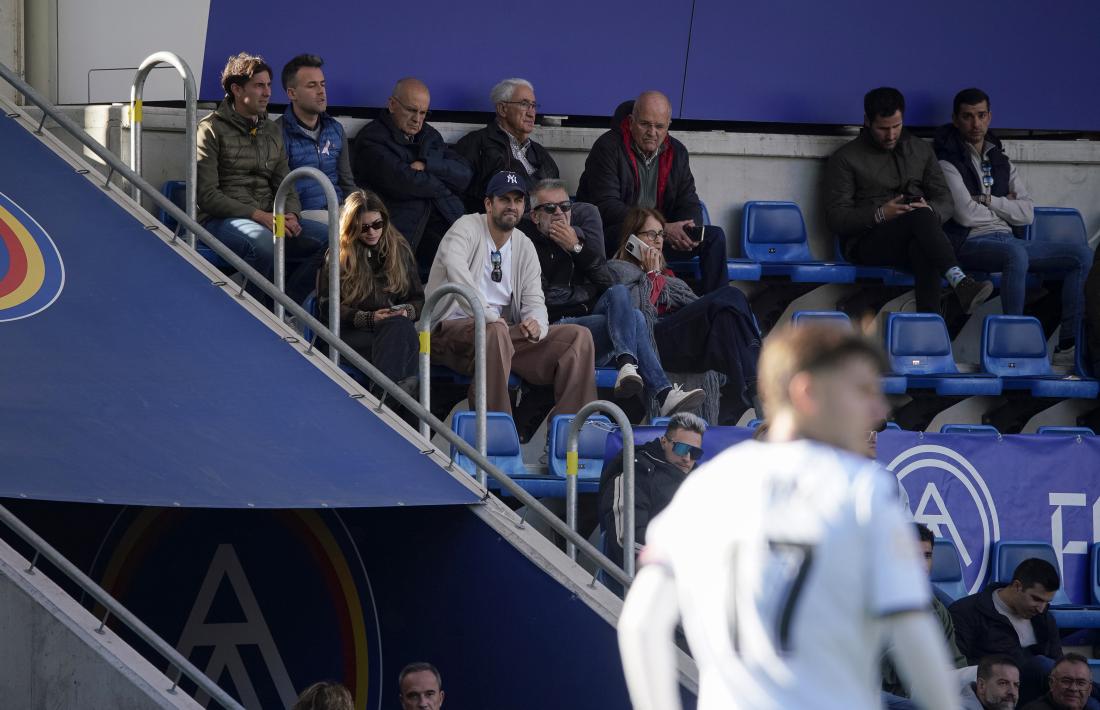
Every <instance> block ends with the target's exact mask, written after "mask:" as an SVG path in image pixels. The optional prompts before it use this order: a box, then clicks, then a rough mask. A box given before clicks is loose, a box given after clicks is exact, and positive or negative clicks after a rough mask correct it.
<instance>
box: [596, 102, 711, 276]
mask: <svg viewBox="0 0 1100 710" xmlns="http://www.w3.org/2000/svg"><path fill="white" fill-rule="evenodd" d="M618 113H619V112H616V115H618ZM671 120H672V104H671V103H669V100H668V97H666V96H665V95H664V94H662V93H661V92H659V91H646V92H644V93H642V95H641V96H639V97H638V98H637V100H636V101H634V104H633V107H632V109H631V112H630V113H629V115H626V116H624V117H623V118H622V119H621V120H620V121H619V124H618V125H616V126H612V128H611V130H609V131H608V132H607V133H604V134H603V135H602V136H600V137H599V138H598V139H596V142H595V144H593V146H592V150H591V152H589V154H588V159H587V160H586V161H585V163H584V173H583V174H582V175H581V180H580V186H579V187H578V188H577V199H578V200H581V201H583V202H591V203H592V204H594V205H596V207H598V208H599V210H600V216H601V217H603V233H604V239H605V240H606V244H607V253H609V254H612V253H614V252H615V251H617V250H618V248H619V243H620V242H621V241H622V238H623V234H622V225H623V221H624V220H625V218H626V214H627V212H628V211H629V210H630V208H631V207H634V206H640V207H650V208H655V209H657V210H659V211H660V212H661V213H662V214H663V215H664V216H665V219H666V220H667V221H668V223H667V224H666V225H665V245H664V251H665V256H666V257H667V258H668V259H670V260H676V259H687V258H690V257H692V256H698V257H699V262H700V263H699V266H700V269H701V270H702V274H703V277H702V280H701V283H700V290H701V291H702V292H703V293H710V292H711V291H713V290H715V289H717V288H719V287H721V286H724V285H726V284H728V283H729V277H728V272H727V270H726V235H725V233H724V232H723V231H722V228H721V227H716V226H713V225H711V226H704V225H703V203H702V202H700V200H699V195H698V194H696V192H695V177H694V176H693V175H692V173H691V165H690V164H689V160H688V151H687V148H686V147H684V144H683V143H681V142H680V141H678V140H676V139H675V138H672V137H671V136H669V135H668V127H669V123H670V122H671Z"/></svg>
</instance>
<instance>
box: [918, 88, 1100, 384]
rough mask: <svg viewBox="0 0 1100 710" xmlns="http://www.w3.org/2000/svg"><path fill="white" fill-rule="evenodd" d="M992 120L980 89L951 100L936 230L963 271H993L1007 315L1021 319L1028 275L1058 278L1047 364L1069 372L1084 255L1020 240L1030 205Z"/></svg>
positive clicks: (940, 143) (1087, 260) (1080, 248)
mask: <svg viewBox="0 0 1100 710" xmlns="http://www.w3.org/2000/svg"><path fill="white" fill-rule="evenodd" d="M992 117H993V114H992V112H991V111H990V104H989V96H988V95H987V94H986V93H985V92H984V91H982V90H981V89H964V90H962V91H960V92H959V93H958V94H956V95H955V101H954V108H953V111H952V116H951V123H950V124H947V125H945V126H943V127H942V128H940V130H939V131H938V132H937V134H936V140H935V143H934V146H935V149H936V157H937V158H938V159H939V161H940V167H941V168H943V175H944V178H946V180H947V187H948V188H949V189H950V190H951V199H952V201H953V202H954V204H955V209H954V212H953V213H952V217H951V219H950V220H948V221H947V223H946V224H944V225H943V229H944V232H946V233H947V235H948V237H949V238H950V239H951V241H952V244H953V245H954V247H955V251H956V252H957V254H958V257H959V263H960V264H961V265H962V267H963V268H964V269H967V270H971V269H974V270H981V271H988V272H991V273H994V272H1001V308H1002V309H1003V310H1004V312H1005V313H1006V314H1007V315H1021V314H1022V313H1023V312H1024V291H1025V285H1026V279H1027V274H1028V272H1029V271H1032V272H1038V273H1057V274H1063V275H1064V278H1063V281H1062V327H1061V330H1060V332H1059V342H1058V348H1057V350H1055V354H1056V355H1057V357H1056V358H1055V364H1058V365H1066V366H1071V365H1073V359H1074V353H1073V343H1074V338H1075V337H1076V333H1077V324H1078V323H1080V321H1081V317H1082V315H1083V311H1082V309H1083V308H1084V305H1083V303H1084V296H1085V277H1086V276H1087V275H1088V271H1089V267H1090V266H1091V265H1092V250H1091V249H1089V246H1088V244H1083V243H1082V244H1067V243H1063V242H1051V241H1036V240H1025V239H1022V238H1021V237H1022V236H1023V230H1024V227H1026V226H1027V225H1029V224H1031V223H1032V222H1033V221H1034V217H1035V213H1034V209H1035V208H1034V203H1033V202H1032V200H1031V196H1030V195H1028V192H1027V186H1026V185H1025V184H1024V181H1023V180H1022V179H1021V178H1020V175H1019V173H1018V172H1017V170H1016V166H1015V165H1013V163H1012V161H1011V160H1009V159H1008V156H1007V155H1005V153H1004V149H1003V147H1002V145H1001V142H1000V141H999V140H998V139H997V138H996V137H995V136H994V135H993V134H992V133H990V132H989V124H990V121H991V120H992Z"/></svg>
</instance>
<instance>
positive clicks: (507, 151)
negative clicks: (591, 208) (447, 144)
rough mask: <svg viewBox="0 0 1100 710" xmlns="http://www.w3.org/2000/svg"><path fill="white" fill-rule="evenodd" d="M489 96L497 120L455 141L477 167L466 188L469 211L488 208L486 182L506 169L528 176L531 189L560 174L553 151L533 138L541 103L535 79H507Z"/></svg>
mask: <svg viewBox="0 0 1100 710" xmlns="http://www.w3.org/2000/svg"><path fill="white" fill-rule="evenodd" d="M489 100H490V101H492V102H493V107H494V109H495V111H496V114H495V115H494V116H493V120H491V121H490V122H489V125H487V126H486V127H485V128H482V129H479V130H476V131H473V132H472V133H469V134H467V135H465V136H463V137H462V139H461V140H459V141H458V143H456V144H455V150H456V151H458V154H459V155H461V156H462V157H463V158H465V159H466V162H468V163H469V164H470V166H471V167H473V169H474V177H473V179H472V180H470V184H469V187H468V188H467V189H466V196H465V200H466V211H467V212H480V211H482V210H483V209H485V207H484V204H483V200H484V197H485V186H486V185H488V184H489V178H491V177H492V176H494V175H496V174H497V173H498V172H500V171H502V170H506V171H509V172H514V173H517V174H519V175H522V176H524V177H526V178H527V189H528V191H530V189H531V188H532V187H534V185H535V183H537V182H538V181H539V180H545V179H546V178H556V177H558V165H557V163H555V162H554V159H553V158H552V157H550V153H549V152H548V151H547V150H546V148H543V147H542V146H541V145H539V144H538V143H536V142H535V141H533V140H531V133H533V132H534V130H535V115H536V112H537V111H538V107H539V105H538V103H537V102H536V101H535V87H533V86H532V85H531V82H529V81H527V80H526V79H505V80H503V81H501V82H499V83H498V84H497V85H496V86H494V87H493V90H492V91H490V92H489Z"/></svg>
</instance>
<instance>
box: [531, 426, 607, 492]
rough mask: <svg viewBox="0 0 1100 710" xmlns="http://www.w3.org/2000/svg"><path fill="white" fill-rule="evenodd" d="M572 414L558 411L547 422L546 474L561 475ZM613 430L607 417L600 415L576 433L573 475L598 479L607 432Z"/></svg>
mask: <svg viewBox="0 0 1100 710" xmlns="http://www.w3.org/2000/svg"><path fill="white" fill-rule="evenodd" d="M574 419H575V417H574V416H573V415H572V414H558V415H556V416H555V417H554V419H553V420H552V421H551V422H550V433H549V435H548V436H549V439H550V440H549V442H548V444H549V451H548V454H547V457H546V458H547V463H548V464H549V467H550V473H552V474H553V475H555V476H558V477H559V478H565V453H566V451H567V450H568V446H567V444H568V443H569V425H570V424H572V423H573V420H574ZM614 429H615V425H614V424H612V423H611V420H610V419H608V418H607V417H605V416H603V415H594V416H591V417H589V418H588V419H587V421H585V423H584V426H582V427H581V430H580V434H579V435H578V436H577V478H578V479H589V480H597V481H598V480H599V479H600V474H601V473H603V454H604V450H605V449H606V448H607V435H608V434H610V433H611V432H612V431H613V430H614Z"/></svg>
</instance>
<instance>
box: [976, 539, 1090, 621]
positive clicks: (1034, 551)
mask: <svg viewBox="0 0 1100 710" xmlns="http://www.w3.org/2000/svg"><path fill="white" fill-rule="evenodd" d="M1032 557H1037V558H1039V559H1040V560H1046V561H1047V562H1049V563H1050V564H1052V565H1054V569H1055V570H1057V572H1058V579H1059V580H1061V581H1062V584H1061V585H1060V586H1059V588H1058V591H1057V592H1055V593H1054V599H1053V601H1051V604H1054V605H1060V604H1069V603H1070V601H1069V595H1067V594H1066V589H1065V575H1063V574H1062V570H1061V568H1060V567H1059V566H1058V557H1057V555H1055V554H1054V548H1053V547H1051V545H1050V543H1049V542H1038V541H1030V540H999V541H997V542H995V543H993V569H992V570H991V572H990V580H991V581H993V582H1002V583H1004V584H1008V583H1009V582H1011V581H1012V573H1013V572H1015V571H1016V568H1017V567H1018V566H1019V565H1020V563H1021V562H1023V561H1024V560H1027V559H1031V558H1032Z"/></svg>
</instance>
